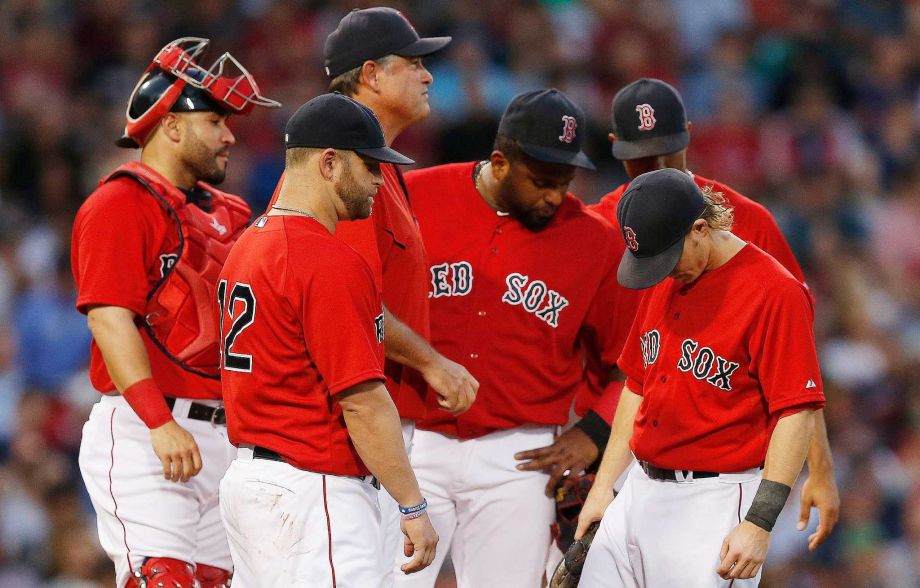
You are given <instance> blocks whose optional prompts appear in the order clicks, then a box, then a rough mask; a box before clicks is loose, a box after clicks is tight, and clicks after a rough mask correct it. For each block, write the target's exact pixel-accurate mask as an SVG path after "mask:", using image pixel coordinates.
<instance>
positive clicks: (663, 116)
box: [613, 78, 690, 160]
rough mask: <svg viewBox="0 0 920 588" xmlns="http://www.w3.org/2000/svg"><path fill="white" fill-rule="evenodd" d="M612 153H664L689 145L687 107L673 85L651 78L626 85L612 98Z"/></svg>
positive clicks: (621, 156)
mask: <svg viewBox="0 0 920 588" xmlns="http://www.w3.org/2000/svg"><path fill="white" fill-rule="evenodd" d="M613 134H614V135H616V140H615V141H614V142H613V156H614V157H616V158H617V159H621V160H622V159H639V158H640V157H649V156H653V155H667V154H669V153H674V152H676V151H680V150H681V149H683V148H685V147H686V146H687V145H689V144H690V132H689V131H688V130H687V110H686V109H685V108H684V101H683V99H682V98H681V97H680V94H679V93H678V92H677V90H676V89H675V88H674V86H672V85H670V84H667V83H665V82H662V81H661V80H656V79H652V78H642V79H641V80H636V81H635V82H633V83H631V84H629V85H628V86H626V87H625V88H623V89H622V90H620V91H619V92H617V95H616V96H614V98H613Z"/></svg>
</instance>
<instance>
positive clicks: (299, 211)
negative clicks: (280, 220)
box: [272, 204, 317, 220]
mask: <svg viewBox="0 0 920 588" xmlns="http://www.w3.org/2000/svg"><path fill="white" fill-rule="evenodd" d="M272 208H273V209H277V210H283V211H285V212H296V213H297V214H302V215H304V216H305V217H307V218H312V219H313V220H317V218H316V217H315V216H313V215H312V214H310V213H309V212H307V211H306V210H298V209H296V208H288V207H286V206H278V205H277V204H273V205H272Z"/></svg>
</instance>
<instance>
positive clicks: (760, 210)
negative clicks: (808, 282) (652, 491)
mask: <svg viewBox="0 0 920 588" xmlns="http://www.w3.org/2000/svg"><path fill="white" fill-rule="evenodd" d="M693 180H694V181H695V182H696V185H697V186H699V187H700V188H705V187H706V186H710V187H711V188H712V190H713V191H714V192H720V193H721V194H722V195H723V196H724V197H725V199H726V200H727V201H728V203H729V204H731V205H732V206H733V207H734V215H735V223H734V226H733V227H732V233H734V234H735V235H737V236H738V237H739V238H741V239H743V240H745V241H748V242H749V243H753V244H754V245H757V247H759V248H760V249H762V250H763V251H765V252H767V253H769V254H770V255H772V256H773V257H774V258H775V259H776V260H777V261H779V262H780V263H781V264H782V265H783V267H785V268H786V269H787V270H789V273H791V274H792V275H793V276H794V277H795V279H797V280H798V281H800V282H802V283H804V282H805V275H804V274H803V273H802V268H801V267H799V263H798V262H797V261H796V259H795V256H794V255H793V254H792V249H790V248H789V244H788V243H787V242H786V239H785V238H784V237H783V234H782V232H781V231H780V230H779V226H778V225H777V224H776V220H774V218H773V216H772V215H771V214H770V211H768V210H767V209H766V208H764V207H763V206H762V205H761V204H759V203H757V202H754V201H753V200H751V199H750V198H747V197H746V196H743V195H742V194H739V193H738V192H736V191H734V190H732V189H731V188H730V187H728V186H726V185H725V184H722V183H720V182H716V181H715V180H710V179H707V178H704V177H702V176H697V175H694V176H693ZM628 186H629V184H623V185H622V186H620V187H619V188H617V189H616V190H614V191H613V192H610V193H609V194H607V195H605V196H604V197H603V198H601V200H600V202H598V203H597V204H592V205H591V206H589V208H590V209H591V210H593V211H594V212H596V213H598V214H600V215H601V216H602V217H603V218H604V219H605V220H607V221H609V222H611V223H612V224H613V226H615V227H619V223H618V221H617V204H619V203H620V198H622V197H623V193H624V192H626V188H627V187H628ZM618 243H619V247H620V252H619V255H620V256H622V255H623V252H624V251H625V250H626V247H625V245H624V244H623V239H622V237H621V238H620V239H618ZM624 289H625V288H624ZM633 292H635V293H634V294H632V295H629V294H623V296H622V297H621V300H622V302H621V303H622V304H623V305H627V304H633V311H632V312H633V314H635V308H637V307H638V305H639V300H640V299H641V297H642V296H641V295H642V293H641V291H633ZM808 295H809V296H811V293H810V292H809V294H808ZM624 308H626V307H625V306H624ZM605 383H606V387H605ZM621 389H622V385H621V384H619V383H618V382H609V368H608V366H606V365H605V364H604V363H603V362H601V361H600V360H599V359H598V353H597V351H596V350H595V349H593V347H592V345H591V341H586V342H585V381H584V382H583V384H582V385H581V386H580V387H579V390H578V394H576V397H575V411H576V413H578V414H579V415H581V414H583V413H584V412H586V411H587V410H588V409H592V410H594V411H595V412H597V413H598V414H599V415H601V416H602V417H603V418H604V419H605V420H606V421H607V422H608V423H611V422H613V415H614V412H615V411H616V407H617V402H618V401H619V397H620V390H621Z"/></svg>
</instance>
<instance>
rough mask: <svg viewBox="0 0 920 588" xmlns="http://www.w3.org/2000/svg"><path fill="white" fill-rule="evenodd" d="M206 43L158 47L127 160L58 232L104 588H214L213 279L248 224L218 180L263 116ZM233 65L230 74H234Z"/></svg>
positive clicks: (134, 112) (129, 130)
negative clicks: (253, 116)
mask: <svg viewBox="0 0 920 588" xmlns="http://www.w3.org/2000/svg"><path fill="white" fill-rule="evenodd" d="M207 45H208V40H207V39H198V38H183V39H178V40H176V41H173V42H172V43H169V44H168V45H166V46H165V47H164V48H163V49H162V50H161V51H160V52H159V53H158V54H157V55H156V57H155V58H154V60H153V63H151V65H150V67H149V68H148V69H147V71H146V72H144V74H143V76H142V77H141V79H140V80H139V81H138V83H137V86H136V87H135V89H134V92H133V94H132V95H131V98H130V100H129V102H128V110H127V124H126V126H125V132H124V136H123V137H122V138H121V139H120V140H119V141H118V142H117V144H118V145H119V146H121V147H128V148H141V149H142V151H141V158H140V161H139V162H131V163H127V164H125V165H122V166H121V167H119V168H118V169H116V170H115V171H114V172H113V173H111V174H109V175H108V176H106V177H105V178H103V180H102V181H101V183H100V185H99V187H98V188H97V189H96V191H95V192H93V194H92V195H90V197H89V198H88V199H87V200H86V202H85V203H84V204H83V205H82V206H81V207H80V210H79V212H78V213H77V218H76V220H75V222H74V227H73V241H72V254H71V255H72V265H73V273H74V278H75V280H76V284H77V289H78V298H77V308H78V309H79V310H80V312H83V313H86V315H87V321H88V323H89V328H90V330H91V331H92V334H93V342H92V353H91V360H90V379H91V381H92V384H93V386H94V387H95V388H96V389H97V390H99V392H101V393H102V394H103V396H102V398H101V400H100V402H99V403H98V404H96V405H95V406H94V407H93V410H92V413H91V414H90V417H89V421H88V422H87V423H86V425H85V426H84V428H83V439H82V441H81V444H80V458H79V463H80V471H81V473H82V475H83V480H84V482H85V483H86V488H87V490H88V492H89V496H90V498H91V499H92V502H93V506H94V507H95V509H96V514H97V517H98V525H99V538H100V540H101V543H102V546H103V548H104V549H105V551H106V552H107V553H108V555H109V557H110V558H112V561H113V562H114V563H115V575H116V586H117V587H118V588H124V587H125V586H128V587H138V586H147V585H151V586H156V585H169V586H177V587H181V588H191V587H192V586H201V587H202V588H217V587H222V586H227V585H228V584H229V578H230V574H231V567H232V564H231V560H230V552H229V550H228V546H227V538H226V534H225V533H224V528H223V525H222V524H221V520H220V513H219V510H218V496H217V491H218V482H219V481H220V478H221V476H222V475H223V474H224V472H225V471H226V469H227V466H228V465H229V463H230V460H231V459H232V458H233V453H232V451H233V447H232V446H231V445H230V443H229V442H228V441H227V437H226V430H225V425H224V423H225V420H224V412H223V408H222V406H221V400H220V399H221V389H220V381H219V379H218V376H219V372H218V356H219V351H218V333H217V312H216V310H217V309H216V306H215V304H214V300H215V295H216V285H217V275H218V272H219V271H220V267H221V265H222V264H223V261H224V259H225V258H226V256H227V253H228V252H229V250H230V247H231V245H232V244H233V242H234V241H235V240H236V239H237V237H239V235H240V233H241V232H242V231H243V229H244V228H245V226H246V224H247V223H248V221H249V216H250V210H249V207H248V206H247V205H246V203H245V202H244V201H243V200H242V199H241V198H239V197H238V196H233V195H230V194H224V193H222V192H220V191H219V190H217V189H216V188H214V187H213V185H212V184H219V183H220V182H221V181H223V179H224V175H225V174H226V170H227V161H228V158H229V152H230V148H231V147H232V146H233V144H234V142H235V139H234V137H233V133H231V132H230V129H229V128H227V119H228V117H229V116H230V115H232V114H246V113H247V112H249V111H250V110H251V109H252V108H253V106H268V107H276V106H279V104H278V103H277V102H274V101H272V100H269V99H267V98H264V97H262V96H261V95H260V93H259V88H258V86H257V85H256V83H255V80H254V79H253V78H252V76H251V75H250V74H249V73H248V72H247V71H246V70H245V69H244V68H243V67H242V65H240V63H239V62H238V61H236V59H234V58H233V57H232V56H231V55H230V54H229V53H225V54H224V55H223V56H221V57H220V58H219V59H218V60H217V61H216V62H215V63H214V65H212V66H211V67H210V68H209V69H205V68H204V67H202V66H201V65H199V63H198V60H199V59H200V57H201V55H202V53H203V52H204V51H205V49H206V48H207ZM234 70H236V71H234Z"/></svg>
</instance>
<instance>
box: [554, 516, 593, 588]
mask: <svg viewBox="0 0 920 588" xmlns="http://www.w3.org/2000/svg"><path fill="white" fill-rule="evenodd" d="M599 526H600V522H595V523H592V524H591V526H590V527H588V530H587V532H585V534H584V536H583V537H582V538H581V539H579V540H578V541H575V542H574V543H572V545H571V547H569V549H568V551H566V552H565V557H564V558H562V561H560V562H559V565H558V566H556V571H555V572H553V577H552V579H551V580H550V581H549V588H575V587H576V586H578V581H579V580H580V579H581V570H582V568H584V566H585V559H586V558H587V557H588V549H590V548H591V542H592V541H594V534H595V533H597V528H598V527H599Z"/></svg>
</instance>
